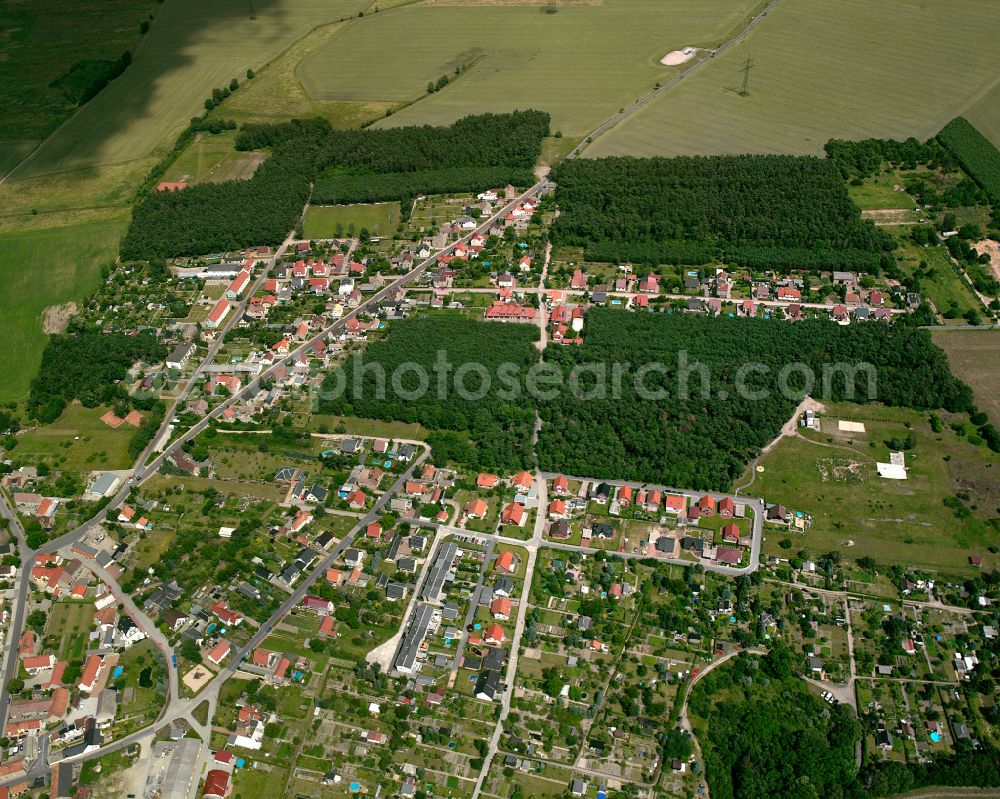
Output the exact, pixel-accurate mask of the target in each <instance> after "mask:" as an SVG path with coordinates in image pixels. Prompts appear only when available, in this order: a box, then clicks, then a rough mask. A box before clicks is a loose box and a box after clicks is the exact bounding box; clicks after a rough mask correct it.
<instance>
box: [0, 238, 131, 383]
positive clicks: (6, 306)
mask: <svg viewBox="0 0 1000 799" xmlns="http://www.w3.org/2000/svg"><path fill="white" fill-rule="evenodd" d="M124 230H125V223H124V221H123V220H121V219H114V220H110V221H103V222H96V223H93V224H90V225H82V226H75V227H64V228H51V229H45V230H32V231H26V232H23V233H3V234H0V287H2V290H0V337H2V339H3V341H4V342H5V344H6V346H4V347H3V348H2V350H0V375H3V378H2V379H0V402H14V401H19V400H23V399H24V398H25V397H26V396H27V393H28V384H29V383H30V382H31V378H32V377H34V375H35V373H36V372H37V371H38V365H39V364H40V363H41V359H42V350H43V349H44V347H45V341H46V338H47V337H46V335H45V333H43V332H42V314H43V312H44V310H45V309H46V308H47V307H49V306H51V305H58V304H61V303H65V302H70V301H80V300H81V299H83V298H84V297H85V296H86V295H87V294H89V293H90V292H92V291H93V290H94V289H96V288H97V286H98V285H99V284H100V280H101V267H102V266H103V265H104V264H108V263H112V262H113V261H114V260H115V258H116V257H117V255H118V239H119V238H120V236H121V234H122V233H123V232H124Z"/></svg>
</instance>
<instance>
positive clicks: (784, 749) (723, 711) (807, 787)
mask: <svg viewBox="0 0 1000 799" xmlns="http://www.w3.org/2000/svg"><path fill="white" fill-rule="evenodd" d="M690 709H691V713H692V715H693V716H695V717H696V718H697V719H701V720H702V721H703V722H704V723H706V724H707V734H703V733H701V732H700V730H699V733H700V734H699V740H701V741H702V747H703V753H704V757H705V776H706V778H707V781H708V785H709V788H710V789H711V792H712V797H713V799H763V798H764V797H778V796H780V797H782V799H842V797H856V796H859V793H858V785H857V769H856V766H855V761H854V747H855V744H856V743H857V741H858V740H860V738H861V725H860V723H859V722H858V720H857V718H856V716H855V714H854V711H853V709H852V708H850V707H847V706H839V707H833V708H831V707H829V706H828V705H826V703H824V702H821V701H820V700H819V699H818V698H817V697H816V696H814V695H813V694H812V693H810V691H809V688H808V687H807V686H806V684H805V682H803V681H802V680H801V679H799V678H798V677H796V676H794V675H793V674H792V669H791V655H790V653H789V652H788V650H786V649H784V648H783V647H781V646H780V645H779V646H777V647H776V648H775V649H774V650H772V652H771V653H769V654H768V655H766V656H765V657H764V658H760V659H759V658H754V657H748V656H747V657H739V658H737V659H736V660H735V661H734V662H732V664H731V665H727V666H725V667H723V668H720V669H716V670H714V671H713V672H711V673H710V674H707V675H705V677H704V678H703V679H702V680H701V681H700V682H699V683H698V685H697V686H696V687H695V688H694V689H693V691H692V694H691V698H690ZM697 723H698V722H696V724H697Z"/></svg>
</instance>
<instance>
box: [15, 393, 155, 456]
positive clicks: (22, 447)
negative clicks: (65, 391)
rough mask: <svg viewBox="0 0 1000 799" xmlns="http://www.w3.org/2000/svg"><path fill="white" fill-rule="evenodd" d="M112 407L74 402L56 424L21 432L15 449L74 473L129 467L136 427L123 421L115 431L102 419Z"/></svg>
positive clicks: (22, 454) (22, 453) (24, 454)
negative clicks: (87, 405) (129, 443)
mask: <svg viewBox="0 0 1000 799" xmlns="http://www.w3.org/2000/svg"><path fill="white" fill-rule="evenodd" d="M109 410H110V408H109V407H108V406H106V405H99V406H97V407H96V408H85V407H84V406H83V405H80V404H79V403H76V402H73V403H70V404H69V405H67V406H66V410H65V411H63V412H62V415H61V416H60V417H59V418H58V419H56V420H55V421H54V422H53V423H52V424H50V425H46V426H45V427H38V428H34V429H30V430H27V431H25V432H23V433H21V434H19V435H18V437H17V440H18V444H17V447H16V448H15V450H14V452H15V453H16V454H17V455H18V456H22V457H23V456H31V459H32V460H33V461H35V460H43V459H44V460H46V461H47V462H48V463H49V465H50V466H52V467H53V468H58V469H62V470H65V471H70V472H89V471H93V470H95V469H127V468H128V467H129V466H130V465H131V463H132V458H130V457H129V454H128V442H129V439H130V438H131V437H132V434H133V433H134V432H135V428H134V427H132V425H129V424H123V425H121V426H120V427H119V428H118V429H117V430H112V429H111V428H110V427H108V426H107V425H106V424H104V422H102V421H101V416H103V415H104V414H105V413H107V412H108V411H109Z"/></svg>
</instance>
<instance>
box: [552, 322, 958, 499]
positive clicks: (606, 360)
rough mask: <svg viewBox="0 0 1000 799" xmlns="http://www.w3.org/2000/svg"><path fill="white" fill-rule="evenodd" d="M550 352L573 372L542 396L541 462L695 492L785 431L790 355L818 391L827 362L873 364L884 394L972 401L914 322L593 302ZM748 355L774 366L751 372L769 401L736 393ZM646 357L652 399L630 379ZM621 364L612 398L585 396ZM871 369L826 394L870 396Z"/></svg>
mask: <svg viewBox="0 0 1000 799" xmlns="http://www.w3.org/2000/svg"><path fill="white" fill-rule="evenodd" d="M681 353H683V354H684V357H685V358H686V359H687V363H688V364H689V365H690V364H695V363H697V364H702V365H704V372H705V375H706V376H705V385H704V388H703V386H702V378H701V370H700V368H699V369H698V370H696V371H694V372H691V371H687V372H682V369H683V368H684V367H683V364H682V363H681V362H680V361H679V357H680V354H681ZM546 360H550V361H554V362H555V363H556V364H558V365H559V366H560V368H561V369H562V371H563V373H564V376H565V377H566V378H567V379H566V380H564V381H563V384H564V387H563V389H562V391H561V392H560V393H559V395H558V396H557V397H556V398H555V399H553V400H551V401H546V402H542V403H540V407H539V412H540V414H541V416H542V419H543V422H544V424H543V427H542V430H541V434H540V438H539V443H538V457H539V462H540V464H541V466H542V467H543V468H544V469H546V470H549V471H558V472H565V473H568V474H580V475H588V476H593V477H608V478H610V477H617V478H623V479H633V480H641V481H644V482H651V483H660V484H666V485H675V486H684V487H687V488H694V489H715V490H723V489H727V488H729V487H730V486H731V484H732V482H733V480H735V479H736V478H737V477H739V476H740V475H741V474H742V473H743V471H744V470H745V468H746V465H747V463H749V462H750V460H751V459H752V458H753V457H755V456H756V455H757V454H759V452H760V451H761V448H762V447H763V446H764V445H765V444H767V443H768V442H769V441H771V440H772V439H773V438H774V437H775V436H776V435H777V434H778V432H779V431H780V429H781V426H782V425H783V424H784V423H785V422H786V421H787V420H788V419H789V417H790V416H791V415H792V412H793V411H794V408H795V406H796V404H797V399H796V398H795V397H794V396H783V392H781V391H780V390H779V383H778V375H779V373H780V371H781V369H782V368H783V367H785V366H786V365H787V364H790V363H793V362H797V363H801V364H803V365H805V366H806V367H808V368H809V369H810V370H811V371H812V373H813V374H814V375H815V376H816V387H815V388H814V390H813V393H814V395H815V394H818V393H819V392H820V386H821V376H822V374H823V369H824V365H826V364H840V363H843V364H849V365H855V364H863V363H868V364H872V365H873V366H874V367H875V368H876V369H877V383H876V390H877V400H878V401H879V402H882V403H885V404H887V405H897V406H904V407H912V408H942V407H943V408H946V409H948V410H950V411H964V410H968V409H970V408H972V407H973V406H972V394H971V391H970V389H969V388H968V386H966V385H965V384H964V383H961V382H960V381H958V380H957V379H955V378H954V377H953V376H952V374H951V372H950V370H949V369H948V364H947V361H946V359H945V356H944V353H943V352H942V351H941V350H940V349H938V348H937V347H935V346H934V345H933V344H932V342H931V339H930V334H929V333H928V332H927V331H925V330H920V329H918V328H916V327H915V326H912V325H906V324H897V325H893V326H886V325H881V324H870V325H851V326H850V327H846V328H844V327H840V326H839V325H835V324H833V323H831V322H828V321H825V320H816V321H805V322H801V323H796V324H794V325H792V324H788V323H787V322H784V321H776V320H775V321H770V322H768V321H764V320H760V319H713V318H708V317H703V316H697V315H687V314H629V313H622V312H621V311H616V310H613V309H603V308H593V309H591V310H590V311H589V312H588V314H587V327H586V331H585V336H584V344H583V346H581V347H557V348H549V349H547V350H546ZM747 363H759V364H761V365H762V366H763V367H765V368H766V370H767V371H766V372H756V371H755V372H751V373H749V374H747V375H745V377H746V380H745V385H746V387H747V388H748V389H749V390H750V391H752V392H758V391H760V392H766V396H765V397H764V398H763V399H750V398H748V397H743V396H739V394H740V392H738V391H737V390H736V380H737V375H738V374H739V373H740V369H741V367H743V366H744V365H745V364H747ZM646 364H657V366H656V367H655V368H656V370H658V371H652V372H649V373H648V374H646V376H645V378H644V387H645V388H646V389H648V390H649V391H650V392H651V393H649V394H646V395H645V397H644V396H641V395H640V392H639V391H638V390H637V389H636V386H635V381H634V377H635V375H636V374H637V372H638V370H639V369H640V368H642V367H643V366H644V365H646ZM616 365H617V367H618V368H619V369H621V370H622V374H623V379H622V380H620V381H619V383H620V386H621V389H620V393H619V395H618V396H617V397H616V396H614V394H612V393H611V384H610V378H608V383H607V386H608V388H607V389H606V391H605V395H604V396H598V397H597V398H594V399H585V400H581V399H580V398H579V397H580V396H584V397H587V396H591V392H592V391H593V392H595V393H596V392H597V390H598V389H599V385H598V378H597V377H596V376H593V375H596V374H603V375H612V374H613V369H614V368H615V366H616ZM648 369H649V367H647V370H648ZM574 370H575V371H576V373H577V374H578V375H581V374H582V379H581V380H580V381H579V383H578V385H579V388H578V389H577V391H576V392H574V391H571V390H570V388H569V379H568V378H569V376H570V375H571V374H572V373H573V372H574ZM682 374H686V375H689V377H686V378H683V379H682ZM868 376H869V372H868V371H865V370H863V369H862V370H858V371H857V372H855V374H854V375H853V379H848V377H847V376H846V373H845V372H843V371H840V372H833V373H832V374H831V379H830V392H829V397H828V399H830V400H832V401H842V400H846V399H850V398H851V397H852V396H853V397H854V401H860V402H865V401H866V400H867V398H868V388H869V387H868ZM799 377H801V375H800V376H799ZM682 382H683V383H684V390H682V386H681V384H682ZM788 382H789V385H790V386H791V387H792V388H793V389H796V390H798V389H801V388H803V387H804V386H805V382H804V380H802V379H798V378H796V375H795V374H794V373H793V375H792V376H791V378H790V379H789V381H788ZM685 390H686V391H687V396H686V397H685V396H684V391H685Z"/></svg>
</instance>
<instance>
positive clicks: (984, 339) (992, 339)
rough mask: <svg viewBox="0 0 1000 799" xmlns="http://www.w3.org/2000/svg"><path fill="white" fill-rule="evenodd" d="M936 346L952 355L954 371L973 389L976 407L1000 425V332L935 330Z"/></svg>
mask: <svg viewBox="0 0 1000 799" xmlns="http://www.w3.org/2000/svg"><path fill="white" fill-rule="evenodd" d="M931 335H932V336H933V338H934V343H935V344H937V345H938V346H939V347H940V348H941V349H943V350H944V351H945V353H947V355H948V363H949V364H950V365H951V370H952V371H953V372H954V373H955V374H956V375H957V376H958V377H959V378H961V379H962V380H964V381H965V382H966V383H968V384H969V386H971V387H972V393H973V395H974V396H975V398H976V404H977V405H978V406H979V407H980V408H982V409H983V410H984V411H986V413H988V414H989V416H990V420H991V421H992V422H993V424H994V425H1000V394H997V375H998V374H1000V331H996V330H949V331H933V332H932V334H931Z"/></svg>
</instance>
